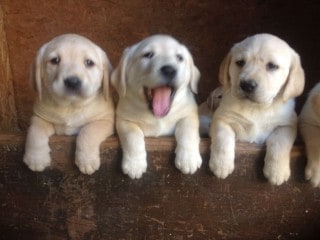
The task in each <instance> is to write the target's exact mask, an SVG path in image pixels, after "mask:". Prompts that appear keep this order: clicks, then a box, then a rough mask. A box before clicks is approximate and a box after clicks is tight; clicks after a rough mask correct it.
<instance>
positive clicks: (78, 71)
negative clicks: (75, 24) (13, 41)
mask: <svg viewBox="0 0 320 240" xmlns="http://www.w3.org/2000/svg"><path fill="white" fill-rule="evenodd" d="M110 74H111V64H110V62H109V59H108V57H107V55H106V53H105V52H104V51H103V50H102V49H101V48H100V47H98V46H97V45H96V44H94V43H93V42H91V41H90V40H88V39H86V38H84V37H82V36H79V35H76V34H66V35H61V36H58V37H56V38H54V39H53V40H51V41H50V42H48V43H46V44H44V45H43V46H42V47H41V48H40V49H39V51H38V54H37V57H36V59H35V62H34V66H33V72H32V76H31V79H32V82H33V85H34V87H35V89H36V90H37V92H38V97H37V99H36V102H35V105H34V114H33V116H32V118H31V125H30V127H29V129H28V134H27V140H26V146H25V154H24V158H23V161H24V162H25V163H26V164H27V165H28V167H29V168H30V169H31V170H33V171H43V170H44V169H45V168H46V167H48V166H50V163H51V157H50V147H49V144H48V142H49V137H50V136H51V135H53V134H59V135H74V134H77V135H78V136H77V142H76V153H75V163H76V165H77V166H78V167H79V169H80V171H81V172H82V173H85V174H92V173H93V172H95V171H96V170H97V169H98V168H99V166H100V152H99V147H100V144H101V142H102V141H103V140H105V139H106V138H107V137H108V136H110V135H111V134H113V133H114V104H113V102H112V99H111V98H110V97H109V94H108V92H109V78H110Z"/></svg>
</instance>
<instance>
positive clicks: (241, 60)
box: [236, 59, 246, 67]
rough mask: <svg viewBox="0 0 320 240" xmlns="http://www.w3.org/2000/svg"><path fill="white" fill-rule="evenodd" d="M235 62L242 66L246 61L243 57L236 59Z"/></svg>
mask: <svg viewBox="0 0 320 240" xmlns="http://www.w3.org/2000/svg"><path fill="white" fill-rule="evenodd" d="M236 64H237V66H238V67H243V66H244V65H245V64H246V61H245V60H243V59H240V60H238V61H236Z"/></svg>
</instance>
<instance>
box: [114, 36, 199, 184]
mask: <svg viewBox="0 0 320 240" xmlns="http://www.w3.org/2000/svg"><path fill="white" fill-rule="evenodd" d="M199 77H200V74H199V72H198V69H197V68H196V67H195V66H194V63H193V60H192V57H191V54H190V53H189V51H188V50H187V49H186V48H185V47H184V46H183V45H181V44H180V43H178V42H177V41H176V40H174V39H173V38H171V37H169V36H164V35H155V36H152V37H149V38H147V39H145V40H143V41H141V42H139V43H138V44H136V45H134V46H131V47H130V48H127V49H126V50H125V51H124V54H123V56H122V58H121V60H120V64H119V66H118V67H117V68H116V69H115V71H114V72H113V74H112V83H113V84H114V86H115V87H116V89H117V90H118V92H119V95H120V99H119V103H118V106H117V114H116V115H117V117H116V119H117V121H116V127H117V132H118V135H119V137H120V141H121V145H122V149H123V159H122V169H123V171H124V173H126V174H128V175H129V176H130V177H131V178H140V177H141V176H142V174H143V173H144V172H145V171H146V168H147V159H146V149H145V142H144V137H151V136H152V137H157V136H167V135H172V134H175V136H176V139H177V148H176V159H175V164H176V166H177V168H179V169H180V170H181V171H182V172H183V173H186V174H187V173H194V172H195V171H196V170H197V169H198V168H199V167H200V165H201V162H202V160H201V156H200V153H199V142H200V137H199V133H198V130H199V119H198V115H197V105H196V102H195V100H194V97H193V93H192V91H193V92H196V91H197V82H198V79H199Z"/></svg>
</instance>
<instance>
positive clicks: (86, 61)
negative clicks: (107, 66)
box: [84, 59, 94, 67]
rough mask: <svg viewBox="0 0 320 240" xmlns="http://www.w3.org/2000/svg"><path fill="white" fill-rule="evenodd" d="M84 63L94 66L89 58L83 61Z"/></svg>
mask: <svg viewBox="0 0 320 240" xmlns="http://www.w3.org/2000/svg"><path fill="white" fill-rule="evenodd" d="M84 64H85V65H86V66H87V67H93V66H94V62H93V61H92V60H91V59H86V60H85V61H84Z"/></svg>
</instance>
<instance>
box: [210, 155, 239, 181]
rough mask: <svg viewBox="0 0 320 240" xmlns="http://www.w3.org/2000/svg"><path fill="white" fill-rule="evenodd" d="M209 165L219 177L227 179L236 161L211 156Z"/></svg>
mask: <svg viewBox="0 0 320 240" xmlns="http://www.w3.org/2000/svg"><path fill="white" fill-rule="evenodd" d="M209 167H210V170H211V171H212V172H213V173H214V175H215V176H216V177H217V178H221V179H225V178H226V177H228V176H229V175H230V174H231V173H232V172H233V170H234V162H233V161H221V160H216V159H215V158H211V159H210V161H209Z"/></svg>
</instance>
